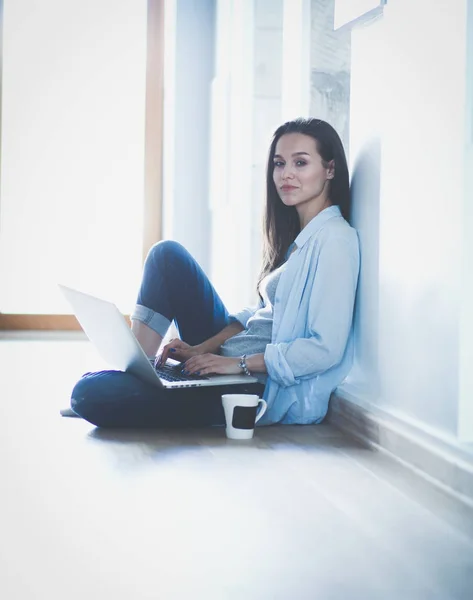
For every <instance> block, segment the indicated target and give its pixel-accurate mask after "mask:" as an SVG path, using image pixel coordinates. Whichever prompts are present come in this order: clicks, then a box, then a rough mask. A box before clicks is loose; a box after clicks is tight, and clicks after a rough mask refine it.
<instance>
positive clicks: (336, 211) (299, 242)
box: [291, 204, 342, 248]
mask: <svg viewBox="0 0 473 600" xmlns="http://www.w3.org/2000/svg"><path fill="white" fill-rule="evenodd" d="M341 215H342V213H341V212H340V208H339V206H337V205H335V204H332V206H328V207H327V208H324V210H321V211H320V212H319V213H318V214H317V215H315V217H314V218H313V219H312V220H310V221H309V222H308V223H307V225H306V226H305V227H304V229H303V230H302V231H301V232H300V233H299V235H298V236H297V237H296V239H295V240H294V244H295V245H296V246H297V247H298V248H302V246H303V245H304V244H305V243H306V242H307V241H308V240H309V238H311V237H312V236H313V235H314V233H317V231H319V229H321V228H322V226H323V225H325V223H326V222H327V221H328V220H329V219H332V218H333V217H341ZM291 247H292V244H291Z"/></svg>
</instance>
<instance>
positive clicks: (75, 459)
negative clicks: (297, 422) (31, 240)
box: [0, 336, 473, 600]
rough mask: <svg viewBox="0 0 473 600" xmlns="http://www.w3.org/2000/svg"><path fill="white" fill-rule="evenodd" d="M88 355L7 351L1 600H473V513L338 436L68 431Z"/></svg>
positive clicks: (45, 343)
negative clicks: (247, 438)
mask: <svg viewBox="0 0 473 600" xmlns="http://www.w3.org/2000/svg"><path fill="white" fill-rule="evenodd" d="M102 366H103V363H102V361H101V360H100V359H99V358H98V357H97V356H96V355H95V352H94V351H93V349H92V348H91V347H90V346H89V344H88V343H86V342H83V341H77V340H75V341H67V340H59V341H54V340H52V339H48V338H47V336H45V337H43V339H41V340H38V341H28V340H27V339H22V338H19V339H13V340H12V339H6V340H5V339H4V340H1V341H0V396H1V401H0V425H1V435H0V472H1V490H0V598H2V599H4V600H45V599H54V600H55V599H65V600H76V599H84V600H95V599H97V600H99V599H100V600H102V599H108V598H110V599H113V600H122V599H123V600H151V599H153V600H154V599H163V600H168V599H169V600H172V599H197V600H200V599H202V600H213V599H215V600H226V599H231V600H240V599H242V600H243V599H245V600H253V599H254V600H338V599H340V600H349V599H357V600H358V599H360V600H370V599H379V600H390V599H395V600H411V599H412V600H434V599H450V598H451V599H462V600H463V599H464V600H467V599H468V600H471V599H472V598H473V513H472V511H471V510H469V509H467V508H465V507H462V506H460V505H458V504H457V503H456V502H455V501H454V500H452V499H451V498H449V497H448V496H447V495H445V494H444V493H443V492H440V491H438V490H436V489H434V488H433V487H431V486H430V485H429V484H427V483H425V482H423V481H422V480H419V479H418V478H417V477H416V476H414V475H412V474H411V473H409V472H407V471H405V470H404V468H403V467H400V466H398V465H397V464H396V463H394V462H392V461H391V460H389V459H388V458H387V457H385V456H383V455H381V454H378V453H375V452H373V451H371V450H368V449H366V448H363V447H361V446H360V445H359V444H357V443H355V442H354V441H352V440H350V439H348V438H347V437H345V436H344V435H342V434H341V433H339V432H338V431H337V430H334V429H332V428H331V427H329V426H327V425H320V426H315V427H275V428H264V429H259V430H258V432H257V436H256V438H255V439H254V440H253V441H251V442H235V441H229V440H226V439H225V437H224V431H223V430H222V429H214V430H207V431H202V430H201V431H189V432H159V431H157V432H145V433H139V432H126V433H125V432H122V433H117V432H107V431H102V430H98V429H95V428H94V427H92V426H91V425H89V424H88V423H86V422H84V421H81V420H78V419H65V418H61V417H60V416H59V414H58V411H59V409H60V408H61V407H63V406H65V405H67V402H68V394H69V391H70V388H71V386H72V384H73V382H74V380H75V379H77V378H78V377H79V376H80V374H81V373H82V372H84V371H86V370H91V369H96V368H101V367H102Z"/></svg>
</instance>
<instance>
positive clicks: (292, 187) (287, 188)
mask: <svg viewBox="0 0 473 600" xmlns="http://www.w3.org/2000/svg"><path fill="white" fill-rule="evenodd" d="M297 189H298V188H297V187H296V186H295V185H282V186H281V191H282V192H292V190H297Z"/></svg>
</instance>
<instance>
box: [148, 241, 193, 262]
mask: <svg viewBox="0 0 473 600" xmlns="http://www.w3.org/2000/svg"><path fill="white" fill-rule="evenodd" d="M189 256H190V254H189V252H188V251H187V250H186V249H185V248H184V246H183V245H182V244H180V243H179V242H176V241H174V240H162V241H161V242H157V243H156V244H154V246H152V247H151V249H150V250H149V252H148V256H147V257H146V262H147V263H148V262H151V263H154V264H156V263H159V262H160V261H162V260H163V261H169V260H175V259H180V258H185V259H187V258H188V257H189Z"/></svg>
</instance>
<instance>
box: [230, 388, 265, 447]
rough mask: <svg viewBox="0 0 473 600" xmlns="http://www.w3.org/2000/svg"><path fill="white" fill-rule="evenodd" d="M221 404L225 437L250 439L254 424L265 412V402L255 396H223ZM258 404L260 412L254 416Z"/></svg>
mask: <svg viewBox="0 0 473 600" xmlns="http://www.w3.org/2000/svg"><path fill="white" fill-rule="evenodd" d="M222 404H223V410H224V411H225V421H226V423H227V427H226V430H225V431H226V434H227V437H228V438H231V439H233V440H249V439H251V438H252V437H253V434H254V432H255V424H256V423H257V422H258V421H259V420H260V419H261V417H262V416H263V415H264V413H265V412H266V409H267V404H266V402H265V401H264V400H263V399H261V398H260V397H259V396H257V395H256V394H223V396H222ZM259 404H261V410H260V411H259V413H258V416H256V411H257V409H258V405H259Z"/></svg>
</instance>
